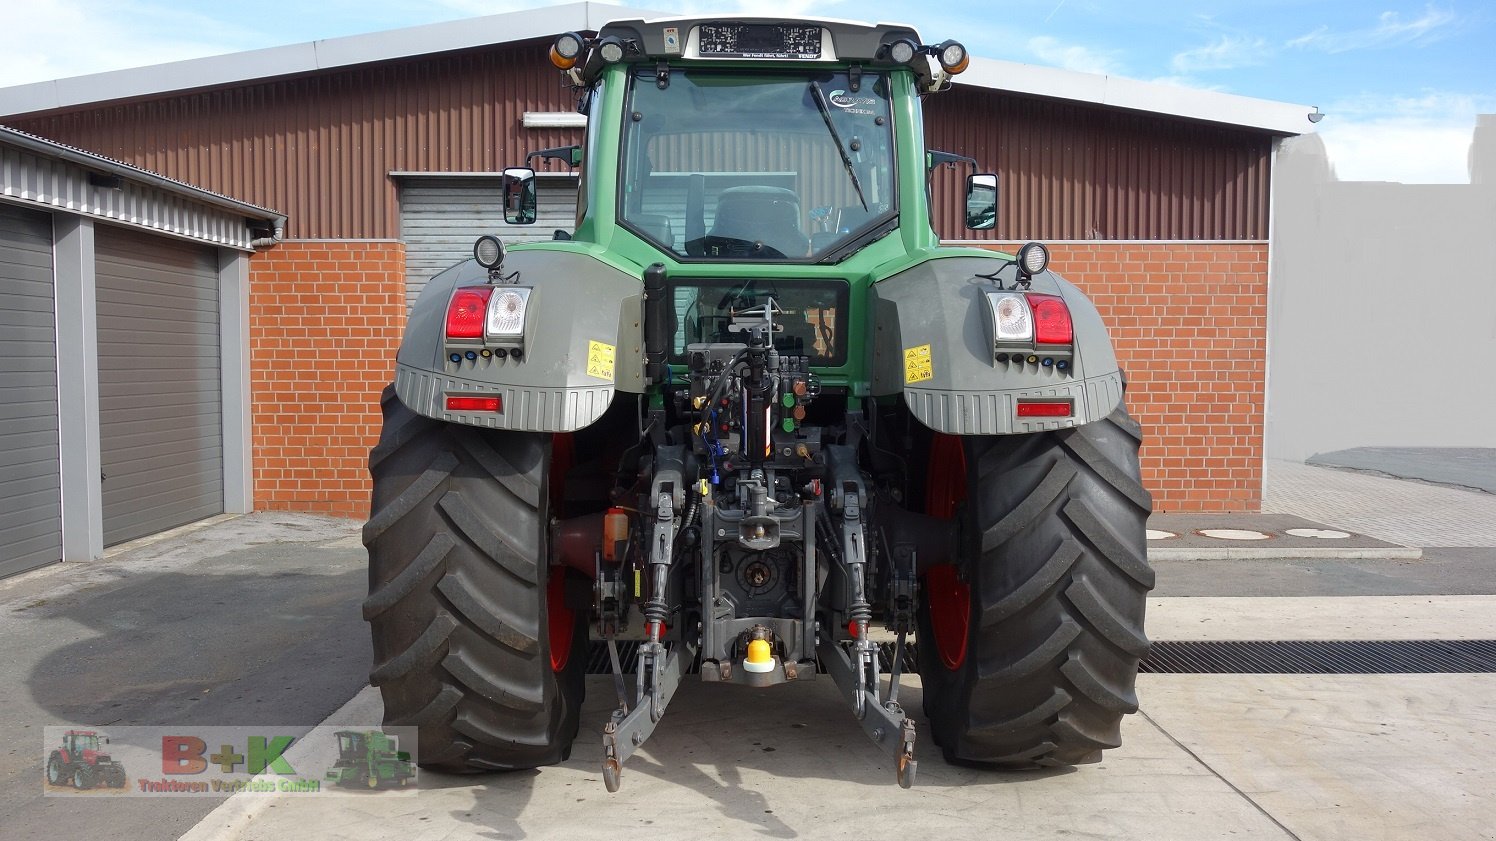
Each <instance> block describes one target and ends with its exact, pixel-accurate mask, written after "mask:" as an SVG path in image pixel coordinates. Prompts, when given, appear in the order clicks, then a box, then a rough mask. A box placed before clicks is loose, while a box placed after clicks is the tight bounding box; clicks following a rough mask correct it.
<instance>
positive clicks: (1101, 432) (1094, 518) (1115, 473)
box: [918, 407, 1154, 768]
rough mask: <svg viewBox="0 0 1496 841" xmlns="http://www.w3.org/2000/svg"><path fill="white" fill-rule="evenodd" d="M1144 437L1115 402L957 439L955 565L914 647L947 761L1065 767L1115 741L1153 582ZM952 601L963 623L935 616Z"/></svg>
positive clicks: (926, 592)
mask: <svg viewBox="0 0 1496 841" xmlns="http://www.w3.org/2000/svg"><path fill="white" fill-rule="evenodd" d="M1141 438H1142V433H1141V427H1140V426H1139V425H1138V424H1137V422H1136V421H1134V420H1133V419H1132V418H1131V417H1130V416H1129V415H1128V414H1127V410H1126V409H1125V408H1123V407H1118V408H1117V410H1116V411H1115V412H1113V413H1112V414H1111V416H1110V417H1108V418H1106V419H1105V420H1102V421H1098V422H1094V423H1090V424H1086V425H1085V426H1081V427H1077V428H1074V429H1067V430H1062V431H1058V432H1044V433H1036V434H1030V435H1020V436H1006V437H991V438H967V439H964V453H963V454H964V459H965V465H966V470H965V476H966V482H967V485H966V487H967V489H968V491H969V496H968V498H967V499H966V500H965V503H964V505H958V506H957V516H958V517H959V518H960V522H961V527H962V535H963V537H962V558H963V561H962V563H961V564H959V565H957V566H956V567H954V568H950V567H947V568H944V569H941V568H933V569H932V570H931V571H929V572H927V574H926V576H925V582H924V584H925V586H924V587H922V607H923V608H924V609H922V610H921V611H920V630H919V639H920V643H921V644H920V645H919V647H918V650H919V656H920V675H921V678H922V681H923V683H924V689H925V710H926V713H927V715H928V716H929V719H930V727H931V731H932V733H931V735H932V737H933V738H934V740H935V742H936V744H938V745H940V746H941V748H942V750H943V751H944V753H945V757H946V759H947V760H948V761H952V762H963V763H972V762H974V763H983V764H991V765H997V766H1002V767H1008V768H1030V767H1035V766H1055V765H1074V764H1081V763H1087V762H1096V761H1098V760H1099V759H1100V758H1101V752H1102V750H1104V749H1106V748H1114V747H1118V746H1119V745H1121V743H1122V741H1121V720H1122V716H1123V715H1125V714H1127V713H1131V712H1135V711H1136V710H1137V707H1138V703H1137V696H1136V694H1135V692H1134V687H1135V685H1136V681H1137V671H1138V662H1139V660H1140V659H1141V658H1142V657H1144V656H1146V655H1147V652H1148V646H1149V643H1148V638H1147V637H1146V636H1145V635H1144V633H1143V610H1144V606H1145V599H1146V595H1147V593H1148V591H1149V590H1151V589H1152V588H1153V581H1154V577H1153V570H1152V568H1151V567H1149V565H1148V555H1147V538H1146V533H1145V532H1146V523H1147V519H1148V514H1149V513H1150V512H1151V510H1152V507H1153V504H1152V498H1151V496H1150V495H1149V493H1148V491H1147V490H1145V489H1144V488H1143V485H1142V482H1141V479H1140V473H1139V468H1138V446H1139V444H1140V442H1141ZM958 452H960V451H958ZM958 475H959V473H958ZM932 602H933V605H932ZM953 609H954V610H955V612H956V614H957V615H958V616H964V618H965V620H966V621H965V623H964V627H963V623H961V622H960V621H957V622H956V623H955V625H954V626H953V625H952V624H951V621H950V617H949V614H946V615H945V616H944V617H943V618H941V617H936V618H933V619H932V615H931V614H932V610H933V611H934V612H940V611H942V610H944V611H951V610H953ZM937 626H938V627H937ZM953 627H954V628H955V629H956V630H955V631H952V628H953ZM927 641H928V643H929V644H927Z"/></svg>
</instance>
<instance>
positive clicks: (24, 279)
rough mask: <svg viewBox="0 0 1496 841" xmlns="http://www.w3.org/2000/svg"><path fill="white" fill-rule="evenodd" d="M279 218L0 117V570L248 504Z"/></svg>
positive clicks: (81, 556) (74, 555)
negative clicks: (251, 287) (257, 294)
mask: <svg viewBox="0 0 1496 841" xmlns="http://www.w3.org/2000/svg"><path fill="white" fill-rule="evenodd" d="M284 221H285V220H284V218H283V217H281V216H280V215H279V214H276V213H273V212H271V211H268V210H264V209H262V208H259V207H255V206H253V205H249V204H245V203H243V202H239V201H235V200H232V199H229V198H226V197H224V196H221V195H217V194H214V193H211V192H208V191H205V190H200V189H197V188H193V187H189V186H188V185H186V184H181V183H178V182H175V181H169V180H167V179H164V178H161V177H159V176H156V175H152V174H151V173H148V172H144V171H141V170H137V169H134V168H132V167H129V166H126V165H124V164H121V163H119V162H117V161H112V160H108V159H105V158H102V157H99V156H97V155H92V154H89V153H86V152H83V151H81V150H78V149H73V148H69V147H66V146H61V145H58V144H55V143H51V142H49V141H46V140H43V139H41V138H38V137H34V136H31V135H28V134H24V133H22V132H18V131H15V130H13V129H8V128H4V127H0V577H3V576H5V575H10V574H13V573H16V572H20V571H22V570H26V569H31V568H32V567H36V566H41V565H43V564H48V563H52V562H54V561H58V560H61V559H63V558H64V557H66V558H70V559H75V560H87V559H89V558H92V557H94V556H96V555H98V554H99V553H100V552H102V551H103V548H104V547H105V546H107V545H110V544H114V543H119V542H122V541H125V540H130V539H132V538H136V537H140V536H143V535H146V534H150V533H152V532H156V531H160V530H162V529H166V528H170V527H172V526H178V525H182V524H183V523H187V522H191V521H193V520H198V519H201V518H203V517H207V516H211V515H213V514H219V513H222V512H225V511H230V512H235V511H248V510H250V505H251V490H250V448H249V439H248V420H249V406H248V404H247V402H246V401H245V400H244V399H243V395H245V394H247V393H248V358H247V354H246V353H245V350H246V342H245V339H246V338H247V329H246V328H247V326H248V320H249V313H248V307H247V304H248V279H249V260H248V253H249V252H250V251H251V250H252V249H253V242H254V239H255V237H256V235H257V234H256V232H257V231H258V232H259V233H260V234H262V235H264V236H266V237H268V236H269V235H270V234H271V232H272V231H273V230H274V229H275V228H276V227H278V226H280V225H282V224H283V223H284Z"/></svg>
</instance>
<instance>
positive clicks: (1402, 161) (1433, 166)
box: [1319, 91, 1496, 184]
mask: <svg viewBox="0 0 1496 841" xmlns="http://www.w3.org/2000/svg"><path fill="white" fill-rule="evenodd" d="M1325 111H1326V113H1327V115H1328V116H1327V117H1326V119H1325V121H1324V122H1323V123H1322V124H1321V125H1320V129H1319V133H1320V136H1321V137H1322V138H1323V139H1324V141H1325V150H1326V152H1328V154H1329V156H1330V163H1331V164H1332V165H1334V167H1335V174H1336V175H1337V176H1338V177H1339V178H1340V179H1341V180H1343V181H1401V182H1403V183H1405V184H1465V183H1469V180H1470V172H1469V152H1470V140H1471V137H1472V134H1473V132H1474V130H1475V118H1476V114H1483V113H1492V112H1496V96H1490V95H1478V94H1465V93H1458V92H1452V91H1424V92H1422V93H1420V94H1418V95H1416V96H1401V97H1382V96H1375V95H1371V94H1362V95H1360V96H1355V97H1351V98H1348V99H1345V100H1342V101H1339V102H1335V103H1332V104H1330V105H1329V106H1327V107H1326V108H1325Z"/></svg>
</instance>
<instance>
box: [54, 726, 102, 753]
mask: <svg viewBox="0 0 1496 841" xmlns="http://www.w3.org/2000/svg"><path fill="white" fill-rule="evenodd" d="M62 747H63V749H64V750H66V751H67V752H68V753H69V754H80V753H82V752H83V751H97V750H98V749H99V734H97V733H95V732H93V731H92V730H69V731H68V732H67V733H66V734H64V735H63V737H62Z"/></svg>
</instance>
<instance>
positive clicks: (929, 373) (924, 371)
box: [904, 345, 935, 383]
mask: <svg viewBox="0 0 1496 841" xmlns="http://www.w3.org/2000/svg"><path fill="white" fill-rule="evenodd" d="M933 379H935V366H934V365H932V364H931V363H930V346H929V345H920V346H918V347H906V348H904V382H906V383H922V382H924V381H925V380H933Z"/></svg>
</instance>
